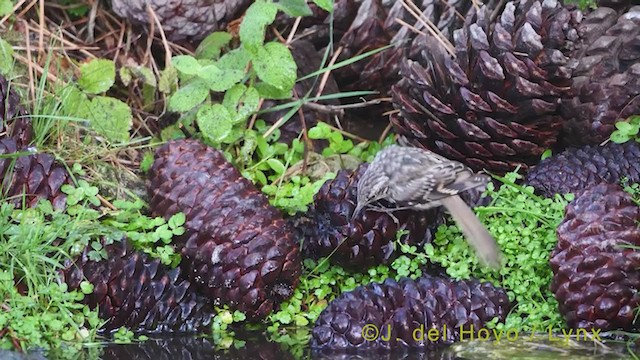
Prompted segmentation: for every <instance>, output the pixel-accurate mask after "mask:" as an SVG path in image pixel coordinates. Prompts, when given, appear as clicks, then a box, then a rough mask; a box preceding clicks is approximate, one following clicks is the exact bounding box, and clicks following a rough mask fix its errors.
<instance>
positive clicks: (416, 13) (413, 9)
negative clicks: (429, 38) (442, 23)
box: [400, 0, 455, 55]
mask: <svg viewBox="0 0 640 360" xmlns="http://www.w3.org/2000/svg"><path fill="white" fill-rule="evenodd" d="M400 1H401V2H402V6H403V7H404V8H405V9H406V10H407V11H408V12H409V13H410V14H411V15H412V16H413V17H414V18H415V19H416V20H417V21H418V22H420V23H421V24H422V25H424V26H425V28H426V29H427V30H428V31H429V32H430V33H431V35H433V36H434V37H435V38H436V40H437V41H438V42H439V43H440V44H441V45H442V46H443V47H444V48H445V50H447V52H448V53H449V54H451V55H455V53H454V48H453V44H451V42H450V41H449V39H447V38H446V37H445V36H444V35H443V34H442V32H441V31H440V29H438V27H437V26H435V24H433V22H432V21H430V20H428V19H427V20H425V19H423V15H422V13H421V11H420V9H419V8H418V7H417V6H416V5H415V4H414V3H412V2H410V1H408V0H400Z"/></svg>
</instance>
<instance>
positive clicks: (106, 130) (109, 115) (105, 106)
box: [88, 96, 133, 142]
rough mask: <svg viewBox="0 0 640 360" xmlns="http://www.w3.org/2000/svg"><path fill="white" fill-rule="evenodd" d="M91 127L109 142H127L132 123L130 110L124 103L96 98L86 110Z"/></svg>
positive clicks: (103, 97)
mask: <svg viewBox="0 0 640 360" xmlns="http://www.w3.org/2000/svg"><path fill="white" fill-rule="evenodd" d="M88 119H89V121H90V122H91V127H92V128H93V129H94V130H95V131H96V132H98V133H100V134H102V135H104V136H105V137H106V138H107V139H109V140H110V141H119V142H125V141H127V140H129V130H130V129H131V125H132V123H133V117H132V115H131V109H130V108H129V106H128V105H127V104H125V103H124V102H122V101H120V100H118V99H114V98H112V97H107V96H96V97H95V98H93V100H91V105H90V107H89V109H88Z"/></svg>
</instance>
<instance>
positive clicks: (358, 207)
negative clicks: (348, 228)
mask: <svg viewBox="0 0 640 360" xmlns="http://www.w3.org/2000/svg"><path fill="white" fill-rule="evenodd" d="M363 207H364V204H358V205H356V209H355V210H354V211H353V214H351V219H349V221H353V219H355V218H356V217H357V216H358V214H359V213H360V211H362V208H363Z"/></svg>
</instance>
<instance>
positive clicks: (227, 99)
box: [222, 84, 260, 124]
mask: <svg viewBox="0 0 640 360" xmlns="http://www.w3.org/2000/svg"><path fill="white" fill-rule="evenodd" d="M222 105H224V106H225V107H226V108H227V109H228V110H229V112H231V113H235V114H236V117H235V118H234V119H233V123H234V124H237V123H240V122H243V121H245V120H246V119H247V118H248V117H249V116H250V115H251V114H253V113H254V112H256V111H257V110H258V106H259V105H260V94H259V93H258V90H256V89H255V88H254V87H246V86H245V85H243V84H238V85H236V86H234V87H232V88H231V89H229V90H228V91H227V92H226V93H225V94H224V100H222Z"/></svg>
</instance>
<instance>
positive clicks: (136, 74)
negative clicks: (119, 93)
mask: <svg viewBox="0 0 640 360" xmlns="http://www.w3.org/2000/svg"><path fill="white" fill-rule="evenodd" d="M119 74H120V80H122V83H123V84H124V85H129V84H130V83H131V81H132V80H134V79H135V80H142V82H143V83H144V84H146V85H149V86H151V87H154V88H155V87H157V86H158V83H157V81H156V76H155V75H154V74H153V71H152V70H151V69H149V68H148V67H144V66H140V65H133V66H124V67H122V68H121V69H120V71H119Z"/></svg>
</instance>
